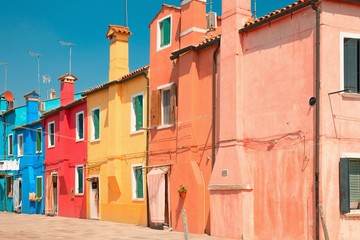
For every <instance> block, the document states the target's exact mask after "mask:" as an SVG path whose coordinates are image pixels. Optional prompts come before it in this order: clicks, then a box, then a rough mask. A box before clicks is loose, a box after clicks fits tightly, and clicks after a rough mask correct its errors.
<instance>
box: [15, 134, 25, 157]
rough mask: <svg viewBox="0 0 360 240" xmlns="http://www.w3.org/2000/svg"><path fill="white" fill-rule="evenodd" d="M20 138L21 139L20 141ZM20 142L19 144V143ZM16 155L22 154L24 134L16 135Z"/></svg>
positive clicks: (20, 155)
mask: <svg viewBox="0 0 360 240" xmlns="http://www.w3.org/2000/svg"><path fill="white" fill-rule="evenodd" d="M20 138H21V141H20ZM20 142H21V145H20ZM17 155H18V156H19V157H22V156H24V134H22V133H21V134H18V135H17Z"/></svg>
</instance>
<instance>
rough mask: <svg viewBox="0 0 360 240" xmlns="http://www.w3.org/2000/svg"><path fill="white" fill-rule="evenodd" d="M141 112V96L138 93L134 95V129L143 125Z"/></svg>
mask: <svg viewBox="0 0 360 240" xmlns="http://www.w3.org/2000/svg"><path fill="white" fill-rule="evenodd" d="M143 112H144V110H143V96H142V95H139V96H136V97H135V118H136V124H135V128H136V131H137V130H139V129H140V128H141V127H143Z"/></svg>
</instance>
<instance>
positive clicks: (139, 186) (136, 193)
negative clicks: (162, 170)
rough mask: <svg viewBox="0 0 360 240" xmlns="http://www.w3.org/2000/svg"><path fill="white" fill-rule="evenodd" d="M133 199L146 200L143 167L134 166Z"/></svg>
mask: <svg viewBox="0 0 360 240" xmlns="http://www.w3.org/2000/svg"><path fill="white" fill-rule="evenodd" d="M132 198H133V199H143V198H144V181H143V169H142V165H136V166H134V165H133V166H132Z"/></svg>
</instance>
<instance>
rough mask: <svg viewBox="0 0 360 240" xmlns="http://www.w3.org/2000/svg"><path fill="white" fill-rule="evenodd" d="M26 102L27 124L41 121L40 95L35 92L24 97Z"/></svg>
mask: <svg viewBox="0 0 360 240" xmlns="http://www.w3.org/2000/svg"><path fill="white" fill-rule="evenodd" d="M24 98H25V101H26V122H27V123H31V122H33V121H36V120H38V119H39V94H37V93H36V92H35V91H32V92H29V93H27V94H25V95H24Z"/></svg>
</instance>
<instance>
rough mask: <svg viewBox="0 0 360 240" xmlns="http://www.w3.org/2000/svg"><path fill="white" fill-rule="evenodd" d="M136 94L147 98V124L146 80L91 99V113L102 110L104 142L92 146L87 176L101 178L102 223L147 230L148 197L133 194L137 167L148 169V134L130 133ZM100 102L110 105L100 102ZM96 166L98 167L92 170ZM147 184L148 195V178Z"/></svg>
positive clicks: (115, 85) (101, 123) (123, 84)
mask: <svg viewBox="0 0 360 240" xmlns="http://www.w3.org/2000/svg"><path fill="white" fill-rule="evenodd" d="M136 94H143V101H144V102H143V106H144V115H143V116H144V120H143V123H144V124H145V123H146V114H145V113H146V109H145V106H146V104H147V102H146V97H147V96H146V79H145V77H144V76H140V77H138V78H136V79H132V80H130V81H127V82H125V83H119V84H114V85H111V86H109V87H108V88H105V89H103V90H100V91H98V92H95V93H91V94H89V95H88V111H89V112H90V111H91V109H92V108H94V107H99V108H100V141H97V142H89V146H88V149H89V156H91V157H89V158H88V166H90V168H89V169H88V172H87V174H88V175H89V176H91V175H96V174H100V197H99V199H100V219H101V220H108V221H115V222H122V223H130V224H137V225H142V226H146V225H147V210H146V209H147V208H146V195H145V194H144V198H143V199H135V198H134V197H133V194H132V186H133V182H132V171H133V166H134V165H143V166H145V165H146V162H145V160H146V154H145V151H146V131H143V130H142V131H139V132H136V133H131V131H130V121H131V114H130V113H131V107H132V105H131V101H132V100H131V99H132V96H133V95H136ZM98 99H108V101H107V100H106V101H105V100H104V101H101V102H99V101H98ZM89 118H90V115H89ZM89 124H90V122H89ZM144 126H145V125H144ZM89 131H90V128H89ZM93 165H98V166H97V167H94V168H92V167H91V166H93ZM143 184H144V189H143V190H144V193H146V187H145V185H146V184H145V175H144V182H143ZM88 188H90V184H89V183H88ZM89 201H90V199H88V203H89Z"/></svg>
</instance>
